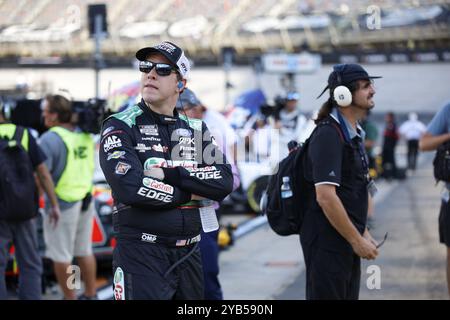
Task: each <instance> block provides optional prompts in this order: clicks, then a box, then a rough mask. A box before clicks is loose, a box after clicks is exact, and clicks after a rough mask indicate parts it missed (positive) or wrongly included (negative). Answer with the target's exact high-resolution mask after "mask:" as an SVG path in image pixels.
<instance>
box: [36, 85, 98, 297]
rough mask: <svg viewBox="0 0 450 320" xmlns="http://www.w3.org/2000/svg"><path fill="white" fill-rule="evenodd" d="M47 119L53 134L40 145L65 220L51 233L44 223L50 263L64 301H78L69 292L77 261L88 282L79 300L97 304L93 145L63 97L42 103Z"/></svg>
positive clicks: (49, 98) (55, 96) (66, 97)
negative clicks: (71, 276) (71, 266)
mask: <svg viewBox="0 0 450 320" xmlns="http://www.w3.org/2000/svg"><path fill="white" fill-rule="evenodd" d="M42 106H43V117H44V121H45V126H46V127H47V128H49V130H48V131H47V132H46V133H44V134H43V135H42V137H41V139H40V146H41V148H42V150H43V151H44V153H45V154H46V156H47V160H46V162H45V163H46V165H47V167H48V169H49V171H50V173H51V175H52V178H53V181H54V184H55V186H56V187H55V192H56V195H57V197H58V202H59V206H60V208H61V213H62V214H61V220H60V223H59V224H58V226H57V227H56V228H52V227H51V225H50V223H49V219H48V216H45V217H44V240H45V246H46V253H45V255H46V257H48V258H50V259H51V260H53V265H54V270H55V275H56V279H57V281H58V283H59V285H60V287H61V289H62V291H63V294H64V299H70V300H74V299H76V294H75V291H74V290H73V289H72V288H69V286H68V281H67V280H68V278H69V276H70V275H71V274H72V273H71V272H67V270H68V267H69V266H70V265H71V263H72V260H73V258H74V257H76V258H77V260H78V264H79V266H80V269H81V273H82V278H83V279H84V281H85V292H84V294H83V295H82V296H81V297H80V298H79V299H95V298H96V289H95V277H96V261H95V258H94V256H93V254H92V239H91V235H92V217H93V210H94V208H93V205H92V204H91V203H90V202H91V197H90V195H91V190H92V180H93V174H94V141H93V139H92V137H91V136H90V134H89V133H86V132H81V131H80V130H79V129H78V128H77V127H76V126H75V125H74V123H73V121H74V118H73V112H72V101H71V98H70V97H68V96H67V94H66V93H65V92H63V91H59V92H58V93H57V94H55V95H48V96H46V98H45V99H44V101H43V105H42Z"/></svg>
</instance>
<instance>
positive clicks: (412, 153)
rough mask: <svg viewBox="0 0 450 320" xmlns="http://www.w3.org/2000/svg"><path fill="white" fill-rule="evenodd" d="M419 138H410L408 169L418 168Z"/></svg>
mask: <svg viewBox="0 0 450 320" xmlns="http://www.w3.org/2000/svg"><path fill="white" fill-rule="evenodd" d="M418 152H419V140H408V169H411V170H416V164H417V153H418Z"/></svg>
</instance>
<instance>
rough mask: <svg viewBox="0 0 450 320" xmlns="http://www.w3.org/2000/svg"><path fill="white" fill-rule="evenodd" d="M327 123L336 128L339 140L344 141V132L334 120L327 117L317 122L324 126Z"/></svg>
mask: <svg viewBox="0 0 450 320" xmlns="http://www.w3.org/2000/svg"><path fill="white" fill-rule="evenodd" d="M328 124H331V125H332V126H333V127H334V128H335V129H336V130H337V132H338V134H339V137H340V138H341V141H342V142H344V143H345V139H344V134H343V133H342V128H341V126H339V125H338V124H337V123H336V122H334V121H333V120H329V119H327V120H324V121H321V122H320V123H319V125H322V126H325V125H328ZM316 127H317V126H316Z"/></svg>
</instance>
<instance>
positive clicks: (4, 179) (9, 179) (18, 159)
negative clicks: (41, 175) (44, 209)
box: [0, 126, 38, 221]
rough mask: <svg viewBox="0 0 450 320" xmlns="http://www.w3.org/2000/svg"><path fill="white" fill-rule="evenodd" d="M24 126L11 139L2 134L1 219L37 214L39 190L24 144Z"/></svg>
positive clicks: (0, 153) (0, 164)
mask: <svg viewBox="0 0 450 320" xmlns="http://www.w3.org/2000/svg"><path fill="white" fill-rule="evenodd" d="M23 133H24V128H23V127H19V126H17V127H16V131H15V132H14V137H13V138H12V139H11V140H8V139H6V138H5V137H0V177H1V179H0V220H6V221H24V220H28V219H31V218H33V217H34V216H36V215H37V213H38V193H37V188H36V184H35V181H34V170H33V165H32V164H31V160H30V157H29V155H28V152H27V151H26V150H25V149H24V148H23V146H22V144H21V140H22V136H23Z"/></svg>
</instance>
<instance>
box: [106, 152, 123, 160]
mask: <svg viewBox="0 0 450 320" xmlns="http://www.w3.org/2000/svg"><path fill="white" fill-rule="evenodd" d="M124 155H125V151H114V152H110V153H108V158H107V159H106V160H108V161H109V160H111V159H123V158H124Z"/></svg>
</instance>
